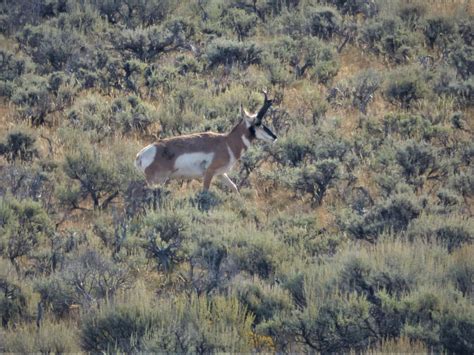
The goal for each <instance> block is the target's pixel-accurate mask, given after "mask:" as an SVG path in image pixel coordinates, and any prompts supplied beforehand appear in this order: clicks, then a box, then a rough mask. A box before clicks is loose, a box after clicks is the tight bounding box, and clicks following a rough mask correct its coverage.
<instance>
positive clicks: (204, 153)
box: [135, 94, 276, 192]
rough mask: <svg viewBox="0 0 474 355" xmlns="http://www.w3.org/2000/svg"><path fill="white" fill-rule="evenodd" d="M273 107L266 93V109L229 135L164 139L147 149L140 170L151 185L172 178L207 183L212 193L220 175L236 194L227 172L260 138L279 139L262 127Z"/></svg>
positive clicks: (142, 153)
mask: <svg viewBox="0 0 474 355" xmlns="http://www.w3.org/2000/svg"><path fill="white" fill-rule="evenodd" d="M270 105H271V100H267V98H266V94H265V103H264V108H265V110H261V111H260V112H259V114H258V115H253V116H250V115H248V114H247V113H246V117H244V118H242V120H240V122H239V123H238V124H237V125H236V126H235V127H234V128H233V129H232V130H231V131H230V132H229V133H227V134H222V133H214V132H204V133H195V134H189V135H184V136H179V137H173V138H166V139H162V140H160V141H158V142H156V143H153V144H150V145H148V146H146V147H145V148H143V149H142V150H141V151H140V152H139V153H138V154H137V157H136V159H135V166H136V167H137V169H139V170H140V171H142V172H143V173H144V174H145V178H146V181H147V183H148V184H149V185H151V186H154V185H160V184H164V183H166V182H167V181H168V180H170V179H194V178H201V179H203V180H204V190H208V189H209V186H210V184H211V181H212V179H213V177H214V176H219V177H221V179H222V180H223V182H224V183H226V185H227V186H229V187H230V188H231V189H232V190H233V191H235V192H238V189H237V186H236V185H235V184H234V183H233V182H232V180H230V179H229V177H228V176H227V173H228V172H229V171H230V170H231V169H232V167H233V166H234V164H235V163H236V162H237V160H239V159H240V157H241V156H242V154H243V153H244V152H245V151H246V150H247V148H248V147H249V146H250V144H251V143H252V142H253V141H254V140H255V139H256V138H257V139H262V140H264V141H267V142H273V141H275V140H276V136H275V135H274V134H273V133H272V132H271V131H270V130H269V129H268V128H267V127H265V126H264V125H262V124H261V117H263V114H264V111H266V109H267V108H268V107H269V106H270Z"/></svg>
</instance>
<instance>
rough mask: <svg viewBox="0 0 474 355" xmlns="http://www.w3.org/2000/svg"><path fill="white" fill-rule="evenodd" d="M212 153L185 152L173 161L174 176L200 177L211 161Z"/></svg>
mask: <svg viewBox="0 0 474 355" xmlns="http://www.w3.org/2000/svg"><path fill="white" fill-rule="evenodd" d="M213 158H214V153H202V152H199V153H185V154H182V155H180V156H179V157H178V158H176V160H175V162H174V171H173V174H172V176H174V177H200V176H203V175H204V173H205V172H206V170H207V168H208V167H209V165H211V163H212V159H213Z"/></svg>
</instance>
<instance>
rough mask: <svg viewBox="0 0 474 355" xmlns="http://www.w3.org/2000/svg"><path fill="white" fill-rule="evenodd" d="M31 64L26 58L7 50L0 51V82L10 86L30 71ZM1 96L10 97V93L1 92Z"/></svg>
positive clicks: (8, 91)
mask: <svg viewBox="0 0 474 355" xmlns="http://www.w3.org/2000/svg"><path fill="white" fill-rule="evenodd" d="M32 69H33V64H32V63H31V62H30V60H29V58H28V57H19V56H16V55H15V54H14V53H11V52H9V51H7V50H0V73H1V74H0V82H4V83H5V84H9V85H10V89H11V85H13V84H12V82H13V81H14V80H15V79H17V78H19V77H21V76H22V75H24V74H26V73H28V72H30V71H32ZM1 94H2V96H7V97H8V96H10V95H11V91H10V90H7V91H3V92H1Z"/></svg>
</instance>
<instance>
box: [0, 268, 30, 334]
mask: <svg viewBox="0 0 474 355" xmlns="http://www.w3.org/2000/svg"><path fill="white" fill-rule="evenodd" d="M0 291H1V293H0V318H1V319H2V327H4V328H6V327H8V326H10V325H14V324H16V323H17V322H19V321H21V319H22V318H23V317H25V316H26V315H27V313H28V309H27V299H26V296H25V295H24V293H23V291H22V289H21V287H19V286H18V285H16V284H14V283H12V282H10V281H9V280H7V279H5V278H3V277H1V278H0Z"/></svg>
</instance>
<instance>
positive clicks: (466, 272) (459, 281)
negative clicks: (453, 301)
mask: <svg viewBox="0 0 474 355" xmlns="http://www.w3.org/2000/svg"><path fill="white" fill-rule="evenodd" d="M473 250H474V247H473V245H472V243H471V244H464V245H463V246H461V247H460V248H459V249H456V250H453V252H452V253H451V263H450V265H449V268H448V275H449V277H450V279H451V280H452V282H453V283H454V285H455V287H456V289H457V290H459V291H460V292H461V293H462V295H463V296H464V297H473V296H474V283H473V282H472V280H474V260H473V258H471V255H472V252H473Z"/></svg>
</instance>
